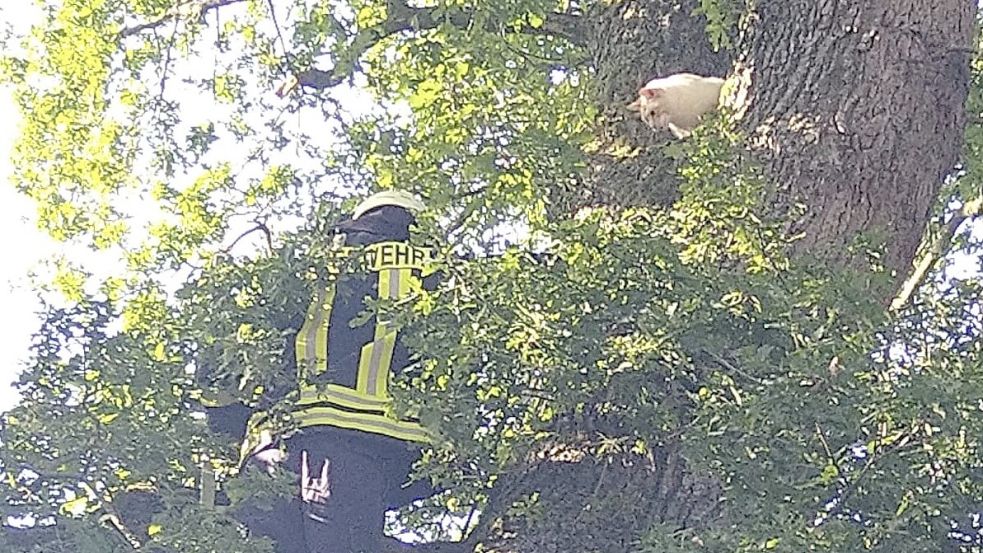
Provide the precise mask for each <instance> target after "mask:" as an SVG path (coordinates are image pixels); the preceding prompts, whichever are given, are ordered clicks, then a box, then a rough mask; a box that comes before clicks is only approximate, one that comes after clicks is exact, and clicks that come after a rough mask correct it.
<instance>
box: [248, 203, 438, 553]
mask: <svg viewBox="0 0 983 553" xmlns="http://www.w3.org/2000/svg"><path fill="white" fill-rule="evenodd" d="M423 207H424V206H423V204H422V203H421V202H420V201H419V200H418V199H416V198H415V197H413V196H412V195H410V194H408V193H405V192H401V191H386V192H380V193H377V194H374V195H372V196H370V197H368V198H367V199H366V200H364V201H363V202H362V203H360V204H359V205H358V206H357V207H356V208H355V210H354V212H353V213H352V217H351V219H350V220H347V221H344V222H342V223H341V224H339V225H338V227H337V229H338V231H339V232H340V233H341V234H342V235H343V236H344V244H345V247H346V251H349V252H351V254H350V257H351V259H349V260H348V262H347V263H341V264H340V266H341V267H342V269H341V270H340V272H339V274H338V275H337V278H335V279H334V280H333V281H332V282H330V283H329V284H328V285H327V286H325V287H324V288H323V289H321V290H320V291H319V292H318V293H317V294H316V296H315V297H314V298H313V300H312V302H311V304H310V307H309V309H308V311H307V314H306V317H305V318H304V322H303V325H302V326H301V328H300V330H299V332H298V333H297V334H296V337H295V339H294V343H293V344H292V345H293V348H292V349H293V352H294V355H295V358H296V368H297V383H296V384H297V389H296V390H295V391H294V392H292V393H290V394H288V395H287V396H286V398H284V400H283V401H282V402H281V404H280V407H281V409H279V411H280V412H282V411H286V412H288V413H289V415H288V416H287V425H286V426H284V425H283V424H281V423H282V420H281V418H278V417H277V416H275V412H274V411H276V410H270V411H269V412H257V413H253V414H252V416H251V417H250V418H249V421H248V424H247V425H246V431H245V439H244V441H243V446H242V454H243V458H244V459H246V460H248V464H251V465H253V466H256V465H261V466H265V467H266V468H267V469H272V468H273V467H276V466H279V467H282V468H285V469H287V470H289V471H290V472H292V473H293V474H295V475H296V477H297V480H298V490H297V497H296V498H295V499H294V500H292V501H290V502H287V503H284V504H281V505H276V506H269V505H267V506H254V507H249V508H244V509H242V510H240V511H239V513H238V515H237V518H239V520H240V521H241V522H243V524H245V525H246V526H247V527H248V528H249V530H250V532H252V533H254V534H257V535H265V536H268V537H270V538H272V539H273V541H274V542H275V544H276V551H277V553H360V552H367V553H378V552H379V551H380V550H382V549H386V548H387V547H391V546H393V545H394V541H393V540H388V538H386V537H385V536H384V533H383V526H384V520H385V512H386V511H387V510H389V509H392V508H396V507H399V506H403V505H406V504H408V503H410V502H411V501H413V500H414V499H419V498H423V497H426V496H428V495H430V494H431V493H432V490H431V489H430V488H429V486H427V485H426V484H425V483H422V482H417V483H415V484H414V485H413V486H410V487H406V483H407V481H408V480H409V478H408V475H409V472H410V468H411V465H412V463H413V462H414V461H415V460H416V459H417V458H418V456H419V451H420V447H421V446H422V445H424V444H426V443H427V441H428V436H427V432H426V431H425V430H424V428H423V427H421V426H420V424H419V423H418V421H416V420H414V419H412V418H408V417H400V416H397V415H396V414H395V413H394V412H393V401H392V397H391V395H390V393H389V378H390V375H391V374H393V373H394V372H395V371H400V370H402V369H405V368H406V367H407V366H408V365H410V355H409V353H408V352H407V350H406V348H405V347H404V346H403V345H402V344H401V343H400V340H399V338H398V336H397V332H396V330H395V329H393V328H392V327H391V324H390V323H389V322H387V321H385V320H380V319H379V318H378V317H376V316H371V317H370V318H369V319H368V320H367V321H364V322H362V320H363V319H364V318H365V314H366V313H369V312H370V311H367V309H368V306H369V304H370V303H371V302H372V301H374V300H397V299H399V298H402V297H405V296H406V295H407V294H408V293H410V291H411V290H412V289H413V287H414V285H417V284H422V283H423V282H424V280H425V279H426V277H427V276H428V272H429V271H430V268H431V266H432V254H431V251H430V250H429V249H427V248H422V247H419V246H416V245H413V244H411V243H410V242H409V238H410V226H411V225H412V224H413V222H414V215H415V213H416V212H418V211H419V210H421V209H423ZM366 298H369V299H370V301H369V302H367V301H366ZM247 469H248V467H247ZM270 507H272V508H273V511H272V512H270ZM387 540H388V541H389V543H388V544H387V543H386V541H387Z"/></svg>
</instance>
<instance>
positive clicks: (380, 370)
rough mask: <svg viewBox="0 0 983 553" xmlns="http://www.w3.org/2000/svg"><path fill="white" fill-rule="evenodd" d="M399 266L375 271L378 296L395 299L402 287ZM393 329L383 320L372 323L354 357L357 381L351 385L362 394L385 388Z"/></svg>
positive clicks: (381, 393) (383, 391) (379, 392)
mask: <svg viewBox="0 0 983 553" xmlns="http://www.w3.org/2000/svg"><path fill="white" fill-rule="evenodd" d="M401 273H402V271H401V270H400V269H384V270H382V271H380V272H379V286H378V294H379V299H380V300H383V299H397V298H399V291H400V289H401V288H402V285H401V284H400V282H401V281H402V279H401V278H400V276H401ZM395 346H396V332H395V331H391V330H389V325H387V324H386V322H385V321H378V320H377V322H376V325H375V336H374V337H373V339H372V341H371V342H369V343H368V344H365V345H364V346H362V352H361V355H360V356H359V359H358V381H357V383H356V385H355V389H356V390H358V391H359V392H362V393H363V394H369V395H374V396H379V397H385V396H386V394H387V393H388V389H389V366H390V365H391V364H392V358H393V349H394V348H395Z"/></svg>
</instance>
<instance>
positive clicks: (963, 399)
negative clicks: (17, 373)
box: [0, 0, 983, 552]
mask: <svg viewBox="0 0 983 553" xmlns="http://www.w3.org/2000/svg"><path fill="white" fill-rule="evenodd" d="M759 4H760V5H759ZM42 11H43V13H42V16H41V18H40V22H39V23H38V24H37V25H36V26H35V27H34V29H33V32H32V33H30V34H25V35H23V36H19V37H15V38H11V39H9V40H8V41H7V45H8V46H10V51H11V52H12V54H11V55H9V56H8V57H6V58H4V61H3V67H4V69H5V75H6V76H7V78H8V79H9V80H11V81H12V82H13V83H15V85H16V90H17V94H18V101H19V102H20V105H21V107H22V111H23V113H24V114H25V124H24V126H23V128H22V129H21V136H20V140H19V142H18V144H17V147H16V150H15V156H14V159H15V162H16V164H17V168H16V172H15V177H14V180H15V184H16V185H17V186H18V187H19V188H20V189H21V190H22V191H23V192H24V193H26V194H28V195H29V196H31V197H32V198H34V199H36V200H37V205H38V210H39V211H38V214H39V219H40V222H41V224H42V226H44V227H45V228H46V229H47V230H48V231H49V232H50V233H51V234H52V235H53V236H55V237H57V238H61V239H64V240H67V241H72V242H75V243H79V244H83V245H86V246H90V247H92V248H94V249H97V250H105V251H106V252H108V254H109V255H116V256H119V257H120V259H122V260H123V261H125V264H126V270H125V271H115V272H114V273H113V274H112V275H109V276H102V275H98V274H96V273H97V272H98V271H97V270H96V269H95V268H93V267H86V266H84V264H82V263H80V261H81V260H77V259H75V260H72V259H66V260H63V261H61V262H60V264H59V265H58V271H57V272H56V276H55V279H54V282H53V284H54V285H56V287H57V288H59V289H60V290H61V291H62V292H64V295H65V297H66V298H67V300H68V302H67V304H54V305H52V308H51V309H50V311H49V312H48V315H47V317H46V321H45V324H44V326H43V327H42V328H41V329H40V330H39V331H38V332H37V334H36V335H35V343H34V345H33V352H34V357H33V361H32V363H31V366H30V367H29V368H28V370H27V371H26V372H25V374H24V376H23V377H22V384H21V386H22V391H23V392H24V401H23V403H22V404H21V405H20V406H18V407H17V408H16V409H14V410H12V411H10V412H9V413H8V414H7V415H5V417H4V425H3V431H2V440H3V449H2V450H0V460H2V466H3V470H4V472H5V476H6V478H5V480H6V485H7V488H6V489H5V493H6V499H7V503H6V506H5V508H6V511H5V512H7V513H8V514H9V515H10V516H17V517H24V516H30V517H33V519H32V520H34V521H35V522H34V525H33V526H34V527H33V528H30V529H26V530H22V531H18V532H14V531H13V530H11V531H9V532H7V533H6V534H5V535H4V540H6V542H7V543H5V545H6V546H7V547H8V549H10V550H13V551H46V552H47V551H60V550H66V551H68V550H71V551H100V552H101V551H116V550H120V551H123V550H127V549H128V548H132V545H133V542H140V543H146V544H147V547H149V548H151V549H152V550H156V549H160V550H163V551H263V550H268V549H264V548H268V545H267V544H264V543H263V542H262V541H261V540H254V539H243V538H242V537H241V536H240V535H239V534H238V532H237V531H236V528H235V526H234V525H230V524H227V522H228V519H227V518H226V516H227V515H226V513H224V512H223V511H222V510H209V509H206V508H203V507H201V506H199V505H198V503H197V494H196V492H195V491H194V487H195V485H196V482H197V481H198V480H199V479H200V472H201V471H200V467H202V466H209V467H210V468H211V469H212V470H215V471H216V472H217V473H218V475H219V477H220V478H221V479H223V481H224V482H225V486H226V492H227V494H228V495H229V496H230V499H231V501H232V503H233V504H235V503H236V502H237V501H238V500H239V499H240V498H242V497H244V496H257V495H263V494H267V495H266V496H269V494H277V493H284V491H283V490H284V488H283V486H282V485H279V484H282V483H277V482H275V481H267V480H264V479H262V478H258V479H250V480H243V479H238V478H233V475H234V473H235V472H236V471H235V464H236V463H235V461H236V459H235V456H236V455H235V451H234V450H235V444H234V443H230V442H229V440H227V439H226V440H223V439H222V438H220V437H218V436H215V435H212V434H211V433H209V432H208V430H207V428H206V427H205V425H203V424H202V423H201V421H200V417H199V416H198V415H196V411H197V410H198V408H197V407H196V405H197V403H196V400H197V397H198V394H199V393H200V390H199V389H198V385H197V383H196V382H195V379H194V374H193V373H194V372H195V371H201V370H205V369H207V370H210V371H212V372H213V373H214V374H218V375H220V376H224V377H226V378H227V380H228V381H229V382H239V381H245V382H248V383H249V384H250V387H247V389H248V390H252V389H262V390H269V389H270V388H272V387H276V386H278V385H282V383H283V382H284V380H285V379H289V378H290V377H289V373H290V367H289V366H285V364H284V361H283V355H282V353H283V349H284V347H285V342H284V336H285V334H288V333H289V332H290V330H291V328H293V327H294V326H296V324H297V323H296V317H297V315H298V314H299V313H301V312H302V311H303V309H304V304H305V303H306V301H307V298H309V297H310V295H311V293H312V290H313V289H314V288H315V287H316V285H317V283H318V279H323V278H325V276H324V275H323V274H320V273H323V267H324V262H323V260H324V259H325V256H328V255H330V248H329V247H328V244H326V243H325V240H324V239H323V237H324V234H325V229H326V228H327V227H328V226H329V224H330V222H331V221H332V220H334V219H336V218H337V217H338V216H339V210H340V209H341V207H343V206H344V205H345V201H347V200H346V198H349V197H351V196H352V195H353V194H354V193H355V192H357V191H364V190H365V189H368V188H389V187H399V188H407V189H411V190H413V191H415V192H418V193H420V194H422V195H423V196H425V197H426V198H427V199H428V203H429V210H428V213H427V214H425V216H424V220H423V221H422V222H421V226H422V227H423V229H424V231H425V232H424V233H423V234H425V235H427V236H429V237H431V239H435V240H437V241H438V243H439V244H440V245H441V247H442V249H443V250H444V251H445V252H448V255H447V256H446V258H447V261H446V264H445V266H444V271H445V273H446V274H447V275H448V277H449V278H447V279H446V281H445V285H444V286H442V287H441V289H440V290H438V291H437V292H435V293H424V292H421V293H420V294H419V297H418V301H417V302H415V304H414V305H413V306H391V305H380V306H379V308H380V309H388V310H394V311H393V316H397V317H399V320H401V321H403V322H404V323H405V325H404V329H403V332H405V333H406V336H407V339H408V341H409V342H410V343H411V344H412V346H413V348H414V349H415V350H416V351H417V352H418V353H419V355H420V356H421V365H420V368H419V370H418V371H416V372H414V373H412V374H407V375H403V377H402V378H401V379H400V381H399V384H400V386H401V388H402V393H401V394H400V398H399V399H400V401H401V402H403V403H404V404H406V405H408V406H415V407H416V408H418V409H420V410H421V416H422V417H423V420H424V421H425V422H426V423H427V425H428V426H429V427H430V428H431V429H432V430H433V431H434V432H435V433H436V435H437V436H438V440H437V441H436V443H435V446H434V447H433V448H432V450H431V451H429V452H428V454H427V455H425V457H424V460H423V462H422V465H421V471H422V472H423V473H424V474H425V475H426V476H427V477H430V478H433V479H434V480H435V481H436V482H438V483H439V484H441V485H442V486H443V487H444V488H445V489H447V490H449V491H448V492H447V493H446V494H444V495H443V496H440V497H438V498H437V499H436V500H435V501H434V502H432V504H428V505H424V506H422V507H420V508H418V509H416V511H415V512H410V513H404V517H403V519H402V522H401V524H402V525H403V527H410V528H413V529H415V530H417V531H418V532H419V533H421V534H425V535H433V534H440V533H442V532H445V529H443V528H442V527H441V526H440V524H439V522H440V520H441V518H440V517H441V516H443V515H446V514H450V515H452V516H453V517H454V518H456V519H465V520H469V521H470V520H471V515H472V514H474V512H475V510H480V511H481V516H480V522H479V523H477V525H476V527H475V528H474V530H473V531H472V533H471V537H470V538H469V541H468V542H467V543H466V547H470V546H471V545H473V544H475V543H477V542H481V543H482V544H483V547H484V548H485V549H486V550H492V551H547V550H548V551H554V550H564V551H653V552H655V551H699V550H711V551H751V550H760V549H766V550H776V551H804V550H810V551H855V550H860V549H869V550H877V551H906V552H907V551H940V550H952V551H978V550H979V548H980V542H979V539H980V538H979V533H978V531H977V528H978V524H976V523H974V522H973V521H974V520H975V519H973V518H972V513H974V512H975V511H976V510H977V509H978V505H979V501H980V499H981V493H983V489H981V481H980V479H979V476H978V472H979V470H978V469H979V467H980V465H981V459H980V456H979V453H978V447H977V446H978V438H977V436H979V435H981V432H980V430H981V426H983V421H981V416H980V411H979V409H980V407H979V406H980V405H983V403H981V402H983V388H981V386H980V382H983V380H981V379H980V378H979V376H980V375H979V373H980V371H981V369H983V365H981V362H980V345H979V344H980V342H979V331H980V328H979V327H980V324H979V321H978V319H979V304H978V301H977V300H976V297H977V295H978V292H979V286H978V283H977V282H975V281H974V280H972V279H969V280H964V281H958V282H957V281H952V280H946V279H945V278H944V277H945V269H946V267H948V266H949V264H950V263H951V262H952V259H953V256H954V255H956V254H958V253H960V252H962V253H974V252H975V248H976V244H975V242H974V241H973V240H972V238H971V236H969V235H967V234H966V233H961V231H960V229H961V228H965V227H961V224H962V223H963V222H965V221H966V220H969V219H973V218H975V217H976V216H977V214H978V212H979V203H980V197H979V194H978V186H979V184H978V183H979V181H978V177H977V174H976V171H977V166H978V164H977V160H978V157H979V156H978V152H979V146H978V144H979V142H980V139H979V136H978V134H979V130H978V128H979V126H978V121H976V114H977V113H979V106H980V99H979V95H980V87H979V79H980V77H979V71H978V69H979V68H978V62H977V61H976V58H975V55H976V54H975V53H976V45H975V39H976V33H977V29H976V13H977V12H976V8H975V7H974V6H973V4H972V3H969V2H957V1H956V0H940V1H939V2H935V3H934V4H931V5H930V3H926V2H916V1H913V0H907V1H901V2H899V1H887V0H876V1H870V2H857V1H850V0H829V1H821V2H804V1H800V0H789V1H786V2H770V3H755V2H739V1H737V0H706V1H701V2H695V1H690V0H677V1H668V0H622V1H618V2H580V3H575V2H559V3H557V2H540V1H538V0H516V1H513V2H496V3H487V4H483V3H474V2H472V3H468V2H400V1H397V0H387V1H385V2H382V1H375V0H365V1H362V0H357V1H356V0H352V1H347V2H341V1H337V2H317V1H300V0H296V1H294V2H274V1H272V0H267V1H261V0H208V1H198V0H191V1H185V2H163V1H149V0H103V1H100V2H91V1H84V2H83V1H79V0H64V1H62V2H44V3H42ZM683 70H685V71H691V72H698V73H704V74H716V75H725V74H727V75H729V76H730V79H729V84H728V85H727V87H725V91H726V102H725V103H726V108H725V109H723V110H722V113H721V114H720V115H718V116H715V117H713V118H711V120H710V121H708V122H707V124H706V125H704V127H703V128H701V129H700V130H699V131H698V132H697V133H696V134H695V136H694V137H692V138H691V139H688V140H685V141H671V140H669V139H668V137H667V136H663V135H661V134H658V133H655V132H652V131H651V130H649V129H647V128H645V127H644V126H643V125H642V123H641V122H640V121H636V120H634V119H633V118H632V117H630V114H629V113H628V112H627V110H625V109H624V105H625V104H627V103H628V102H629V101H630V100H631V99H632V97H633V96H634V95H635V92H636V90H637V88H638V86H639V85H641V84H642V83H644V82H645V81H646V80H647V79H649V78H650V77H652V76H653V75H661V74H668V73H673V72H677V71H683ZM967 111H968V112H969V113H970V114H972V115H973V116H974V117H972V118H970V119H971V123H972V124H970V125H969V126H967V116H966V113H967ZM137 205H138V206H139V209H136V208H135V206H137ZM349 205H350V204H349ZM516 226H518V227H520V228H527V229H528V230H529V232H528V235H529V237H530V238H529V239H528V240H527V239H520V240H515V239H512V238H508V237H509V236H510V235H511V233H512V230H514V229H515V228H516ZM256 237H259V238H260V239H259V240H252V239H253V238H256ZM509 240H512V242H516V243H510V242H509ZM250 241H251V243H252V247H249V248H247V247H244V245H246V244H249V243H250ZM919 244H921V245H922V246H921V247H919ZM462 251H463V252H468V253H474V252H478V253H480V254H484V253H488V252H494V253H495V254H496V255H493V256H481V257H479V258H477V259H475V258H474V257H473V256H468V257H463V258H462V257H455V256H452V255H450V252H458V253H461V252H462ZM542 251H545V252H546V254H545V255H540V254H539V253H538V252H542ZM913 266H914V267H915V268H914V269H913V268H912V267H913ZM450 277H453V278H450ZM175 282H179V283H180V290H179V291H177V292H176V293H172V292H171V290H173V288H174V283H175ZM892 303H893V305H894V308H893V309H888V307H887V306H888V304H892ZM230 388H233V389H234V388H237V386H230ZM232 391H235V390H232ZM257 401H261V400H257ZM141 492H144V493H141ZM141 501H142V502H143V503H140V502H141ZM434 521H437V522H436V523H435V522H434ZM434 524H437V526H434ZM22 525H23V524H22Z"/></svg>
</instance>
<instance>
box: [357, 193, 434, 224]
mask: <svg viewBox="0 0 983 553" xmlns="http://www.w3.org/2000/svg"><path fill="white" fill-rule="evenodd" d="M387 205H392V206H396V207H402V208H404V209H406V210H408V211H411V212H414V213H416V212H419V211H423V209H424V208H425V207H426V206H425V205H423V202H422V201H420V199H419V198H417V197H416V196H414V195H413V194H410V193H409V192H407V191H405V190H384V191H382V192H376V193H375V194H372V195H371V196H369V197H368V198H365V199H364V200H363V201H362V203H360V204H358V205H357V206H356V207H355V210H354V211H353V212H352V220H357V219H358V218H359V217H361V216H362V215H365V214H366V213H368V212H370V211H372V210H373V209H376V208H379V207H383V206H387Z"/></svg>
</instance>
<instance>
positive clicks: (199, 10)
mask: <svg viewBox="0 0 983 553" xmlns="http://www.w3.org/2000/svg"><path fill="white" fill-rule="evenodd" d="M242 1H244V0H205V1H204V2H199V0H189V1H187V2H183V3H180V4H177V5H176V6H174V7H173V8H171V9H169V10H167V12H166V13H165V14H164V15H161V16H159V17H157V18H156V19H151V20H150V21H146V22H144V23H140V24H139V25H134V26H132V27H124V28H123V30H122V31H120V33H119V36H120V37H121V38H126V37H128V36H133V35H136V34H139V33H142V32H143V31H148V30H150V29H156V28H157V27H160V26H161V25H163V24H164V23H167V22H168V21H171V20H173V19H177V18H180V17H192V18H195V19H197V18H199V17H201V16H202V15H204V14H206V13H208V12H210V11H211V10H214V9H217V8H221V7H222V6H228V5H230V4H237V3H239V2H242Z"/></svg>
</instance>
